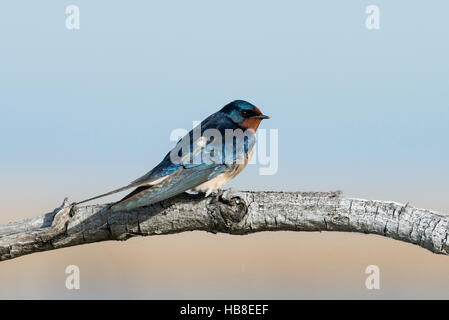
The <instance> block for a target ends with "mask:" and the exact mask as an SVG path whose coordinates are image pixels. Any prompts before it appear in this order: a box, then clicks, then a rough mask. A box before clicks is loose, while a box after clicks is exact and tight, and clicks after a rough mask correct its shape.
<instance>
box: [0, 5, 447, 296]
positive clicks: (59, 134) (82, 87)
mask: <svg viewBox="0 0 449 320" xmlns="http://www.w3.org/2000/svg"><path fill="white" fill-rule="evenodd" d="M69 5H77V6H78V8H79V10H80V29H79V30H68V29H67V28H66V25H65V20H66V17H67V15H66V12H65V11H66V7H67V6H69ZM368 5H377V6H378V7H379V9H380V29H379V30H368V29H367V28H366V27H365V20H366V18H367V17H368V14H367V13H365V9H366V7H367V6H368ZM448 10H449V3H448V2H447V1H444V0H434V1H428V2H423V1H405V0H397V1H394V2H392V1H385V0H372V1H344V2H341V1H340V2H336V1H331V0H317V1H294V0H291V1H286V0H281V1H263V0H257V1H256V0H251V1H244V2H242V1H237V0H231V1H226V2H218V1H206V0H202V1H197V0H194V1H188V2H186V1H180V0H179V1H152V2H149V1H144V0H142V1H137V0H130V1H120V3H118V2H111V1H104V0H97V1H87V0H73V1H56V0H52V1H46V2H45V3H40V2H34V1H24V0H18V1H14V2H5V3H2V4H1V5H0V39H1V41H0V57H1V59H0V147H1V156H0V166H1V170H0V175H1V183H0V224H4V223H7V222H10V221H15V220H20V219H24V218H27V217H32V216H36V215H40V214H43V213H46V212H49V211H51V210H53V208H55V207H57V206H59V205H60V203H61V202H62V200H63V198H64V197H66V196H68V197H70V200H71V201H79V200H82V199H84V198H87V197H90V196H93V195H97V194H99V193H103V192H105V191H109V190H111V189H114V188H117V187H120V186H122V185H124V184H126V183H128V182H130V181H132V180H134V179H135V178H137V177H139V176H140V175H142V174H144V173H146V172H147V171H148V170H149V169H151V168H152V167H153V166H154V165H156V164H157V163H158V162H159V161H160V159H161V158H162V157H163V156H164V155H165V154H166V152H167V151H168V150H169V149H170V148H171V147H172V146H173V144H174V143H173V142H171V141H170V140H169V137H170V133H171V132H172V130H173V129H176V128H185V129H191V127H192V121H194V120H202V119H204V118H205V117H207V116H208V115H209V114H211V113H213V112H215V111H217V110H218V109H219V108H221V107H222V106H223V105H225V104H226V103H228V102H230V101H232V100H235V99H245V100H248V101H250V102H252V103H254V104H256V105H257V106H259V107H260V109H261V110H262V111H263V112H264V113H266V114H268V115H270V116H271V120H267V121H265V122H264V123H263V124H262V126H261V128H265V129H278V130H279V169H278V172H277V173H276V174H275V175H269V176H262V175H259V171H258V165H257V164H253V165H249V166H248V168H247V169H246V170H245V171H244V172H243V173H241V174H240V175H239V176H238V177H237V178H236V179H234V180H233V181H232V182H231V183H229V184H228V185H227V186H228V187H233V188H236V189H242V190H286V191H331V190H343V191H344V194H345V196H347V197H357V198H367V199H381V200H394V201H397V202H402V203H405V202H408V201H409V202H410V204H411V205H413V206H416V207H424V208H428V209H434V210H437V211H440V212H443V213H446V212H449V198H448V196H447V194H448V189H449V170H448V160H449V148H448V147H447V145H448V142H447V138H448V137H449V126H448V120H449V92H448V87H449V62H448V57H449V42H448V41H447V39H448V38H449V21H448V20H447V12H448ZM120 196H121V195H118V196H117V197H115V198H114V197H110V198H108V199H105V200H104V201H112V200H114V199H117V198H119V197H120ZM72 264H74V265H78V266H79V267H80V272H81V289H80V290H67V289H66V287H65V279H66V276H67V275H66V274H65V268H66V266H68V265H72ZM372 264H374V265H378V266H379V268H380V286H381V288H380V290H367V289H366V287H365V279H366V277H367V275H366V274H365V268H366V267H367V266H368V265H372ZM448 270H449V257H446V256H440V255H435V254H432V253H430V252H428V251H426V250H425V249H422V248H419V247H417V246H414V245H411V244H406V243H401V242H398V241H394V240H391V239H386V238H382V237H379V236H371V235H361V234H348V233H327V232H324V233H299V232H276V233H274V232H272V233H269V232H266V233H258V234H253V235H247V236H230V235H222V234H218V235H213V234H207V233H204V232H189V233H183V234H177V235H170V236H157V237H147V238H135V239H131V240H128V241H126V242H103V243H96V244H89V245H83V246H78V247H73V248H66V249H61V250H55V251H50V252H44V253H38V254H33V255H29V256H24V257H21V258H18V259H14V260H11V261H5V262H1V263H0V298H3V299H13V298H25V299H30V298H44V299H46V298H62V299H71V298H75V299H79V298H135V299H145V298H151V299H167V298H176V299H182V298H186V299H189V298H202V299H209V298H210V299H213V298H217V299H218V298H222V299H227V298H233V299H239V298H260V299H277V298H284V299H299V298H304V299H314V298H362V299H379V298H437V299H438V298H446V299H447V298H449V289H448V288H449V274H448V272H447V271H448Z"/></svg>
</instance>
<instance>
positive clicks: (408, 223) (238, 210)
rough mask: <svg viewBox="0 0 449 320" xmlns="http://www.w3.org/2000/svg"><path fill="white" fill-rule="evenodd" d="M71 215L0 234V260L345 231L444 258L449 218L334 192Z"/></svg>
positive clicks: (227, 196) (188, 199)
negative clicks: (189, 236)
mask: <svg viewBox="0 0 449 320" xmlns="http://www.w3.org/2000/svg"><path fill="white" fill-rule="evenodd" d="M108 208H109V205H108V204H106V205H94V206H84V207H76V206H72V205H70V204H69V202H68V200H67V199H65V200H64V203H63V204H62V205H61V207H59V208H56V209H55V210H54V211H53V212H50V213H47V214H45V215H43V216H40V217H36V218H32V219H27V220H23V221H20V222H14V223H9V224H7V225H3V226H0V260H7V259H13V258H16V257H19V256H22V255H25V254H29V253H33V252H39V251H46V250H53V249H57V248H63V247H69V246H75V245H80V244H84V243H92V242H97V241H105V240H126V239H129V238H131V237H133V236H149V235H158V234H170V233H178V232H184V231H193V230H203V231H208V232H212V233H217V232H224V233H229V234H241V235H243V234H248V233H253V232H259V231H347V232H361V233H370V234H377V235H381V236H385V237H389V238H393V239H397V240H402V241H405V242H410V243H414V244H417V245H419V246H421V247H423V248H426V249H428V250H430V251H432V252H434V253H440V254H448V252H449V243H448V233H449V216H448V215H443V214H440V213H438V212H435V211H430V210H426V209H418V208H414V207H411V206H408V205H401V204H399V203H396V202H391V201H371V200H362V199H348V198H343V197H342V196H341V193H340V192H251V191H233V190H227V191H225V192H224V193H223V195H221V196H218V195H213V196H209V197H207V198H204V197H203V196H200V195H191V194H187V193H184V194H182V195H179V196H177V197H175V198H172V199H169V200H165V201H163V202H161V203H158V204H154V205H151V206H148V207H143V208H139V209H135V210H132V211H123V212H111V211H109V209H108Z"/></svg>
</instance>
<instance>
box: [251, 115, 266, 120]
mask: <svg viewBox="0 0 449 320" xmlns="http://www.w3.org/2000/svg"><path fill="white" fill-rule="evenodd" d="M251 118H256V119H270V117H269V116H267V115H264V114H260V115H257V116H252V117H251Z"/></svg>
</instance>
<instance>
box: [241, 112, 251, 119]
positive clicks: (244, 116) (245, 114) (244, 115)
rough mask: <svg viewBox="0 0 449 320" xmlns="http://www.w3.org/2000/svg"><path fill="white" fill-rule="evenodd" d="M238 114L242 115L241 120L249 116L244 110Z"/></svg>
mask: <svg viewBox="0 0 449 320" xmlns="http://www.w3.org/2000/svg"><path fill="white" fill-rule="evenodd" d="M240 114H241V115H242V117H243V118H246V117H247V116H248V115H249V112H248V111H246V110H242V112H240Z"/></svg>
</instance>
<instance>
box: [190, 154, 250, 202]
mask: <svg viewBox="0 0 449 320" xmlns="http://www.w3.org/2000/svg"><path fill="white" fill-rule="evenodd" d="M253 151H254V149H252V150H251V151H250V152H249V153H248V157H247V158H246V159H245V161H244V163H242V164H234V165H233V166H232V167H230V168H229V169H228V170H226V171H225V172H223V173H221V174H219V175H218V176H216V177H215V178H213V179H211V180H209V181H206V182H204V183H202V184H200V185H198V186H196V187H195V188H194V190H195V191H200V192H205V193H206V196H208V195H209V194H210V193H211V192H213V191H215V190H217V189H220V187H221V186H223V185H224V184H226V183H227V182H228V181H229V180H231V179H232V178H234V177H235V176H237V175H238V174H239V173H240V172H242V170H243V169H245V167H246V165H247V164H248V161H249V160H250V159H251V157H252V155H253Z"/></svg>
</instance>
